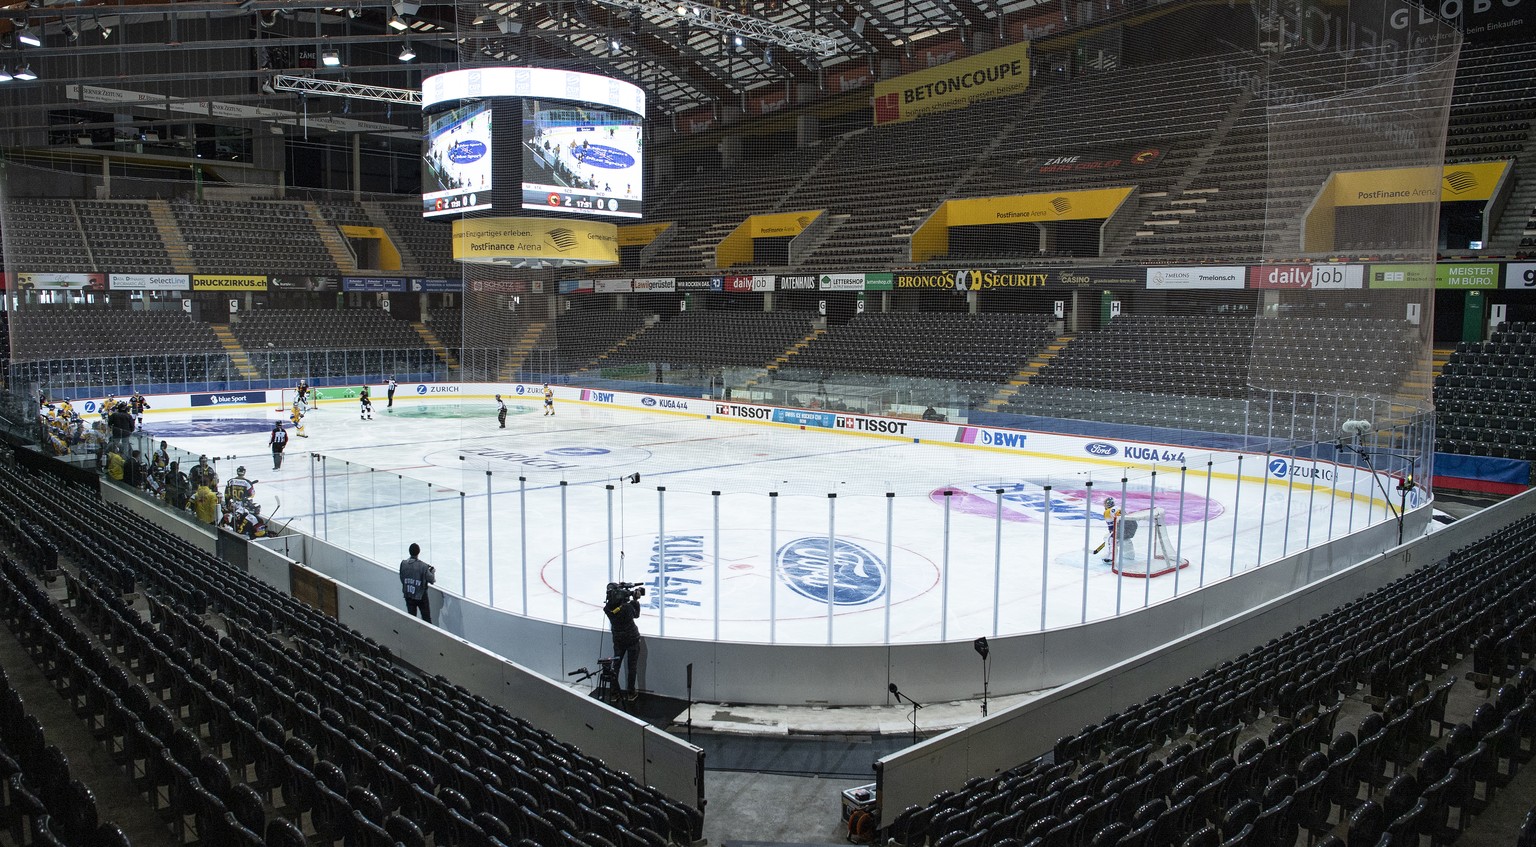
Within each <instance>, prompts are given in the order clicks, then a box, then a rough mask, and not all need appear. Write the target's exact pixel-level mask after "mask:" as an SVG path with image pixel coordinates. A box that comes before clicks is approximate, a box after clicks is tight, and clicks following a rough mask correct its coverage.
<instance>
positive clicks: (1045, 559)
mask: <svg viewBox="0 0 1536 847" xmlns="http://www.w3.org/2000/svg"><path fill="white" fill-rule="evenodd" d="M997 510H998V511H997V514H998V517H999V519H1001V517H1002V514H1003V511H1002V510H1003V489H1001V488H999V489H998V490H997ZM1050 567H1051V487H1050V486H1049V485H1047V486H1046V487H1045V532H1044V534H1043V535H1042V536H1041V540H1040V630H1041V631H1042V632H1044V631H1045V612H1046V607H1047V599H1046V598H1047V596H1048V595H1047V590H1048V587H1049V582H1048V581H1047V579H1046V577H1047V576H1048V575H1049V573H1050ZM998 602H1001V601H998ZM992 635H993V637H994V638H995V637H996V636H997V619H996V616H994V617H993V620H992Z"/></svg>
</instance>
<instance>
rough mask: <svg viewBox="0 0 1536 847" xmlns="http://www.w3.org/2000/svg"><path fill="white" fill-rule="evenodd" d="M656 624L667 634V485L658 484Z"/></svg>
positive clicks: (662, 633) (663, 633)
mask: <svg viewBox="0 0 1536 847" xmlns="http://www.w3.org/2000/svg"><path fill="white" fill-rule="evenodd" d="M655 561H656V584H657V590H656V593H657V594H658V595H660V596H659V597H657V598H656V607H657V608H656V622H657V623H656V625H657V628H658V630H659V631H660V634H661V635H663V636H665V635H666V634H667V487H666V486H665V485H658V486H656V559H655Z"/></svg>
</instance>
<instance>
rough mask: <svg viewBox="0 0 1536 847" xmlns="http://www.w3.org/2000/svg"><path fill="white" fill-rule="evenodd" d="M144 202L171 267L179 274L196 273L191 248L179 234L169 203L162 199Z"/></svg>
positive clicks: (195, 264)
mask: <svg viewBox="0 0 1536 847" xmlns="http://www.w3.org/2000/svg"><path fill="white" fill-rule="evenodd" d="M145 202H146V203H147V204H148V205H149V219H150V220H151V221H154V224H155V229H157V230H159V231H160V240H161V241H162V242H164V244H165V252H166V253H167V254H169V255H170V257H171V267H173V268H175V269H176V273H179V274H190V273H196V272H197V263H196V262H194V261H192V249H191V248H190V247H188V246H187V240H186V238H184V237H183V236H182V234H181V226H180V225H178V224H177V223H176V215H175V214H174V213H173V212H171V204H170V203H167V202H166V201H164V200H146V201H145Z"/></svg>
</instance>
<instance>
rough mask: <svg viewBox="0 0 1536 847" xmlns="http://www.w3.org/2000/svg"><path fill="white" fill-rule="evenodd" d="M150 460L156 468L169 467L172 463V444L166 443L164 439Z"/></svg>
mask: <svg viewBox="0 0 1536 847" xmlns="http://www.w3.org/2000/svg"><path fill="white" fill-rule="evenodd" d="M150 461H151V464H153V465H154V466H155V469H156V470H164V469H165V468H166V467H168V466H169V465H170V464H171V451H170V445H168V444H166V443H165V441H163V440H162V441H161V442H160V446H159V447H158V448H157V449H156V450H155V455H154V456H153V458H152V459H151V460H150Z"/></svg>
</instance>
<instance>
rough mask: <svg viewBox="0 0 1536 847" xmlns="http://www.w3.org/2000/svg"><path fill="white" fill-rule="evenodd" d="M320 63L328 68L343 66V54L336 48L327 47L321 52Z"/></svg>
mask: <svg viewBox="0 0 1536 847" xmlns="http://www.w3.org/2000/svg"><path fill="white" fill-rule="evenodd" d="M320 64H322V65H325V66H326V67H328V68H339V67H341V56H340V55H339V54H337V52H336V51H335V50H330V49H327V50H325V51H323V52H322V53H321V54H320Z"/></svg>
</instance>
